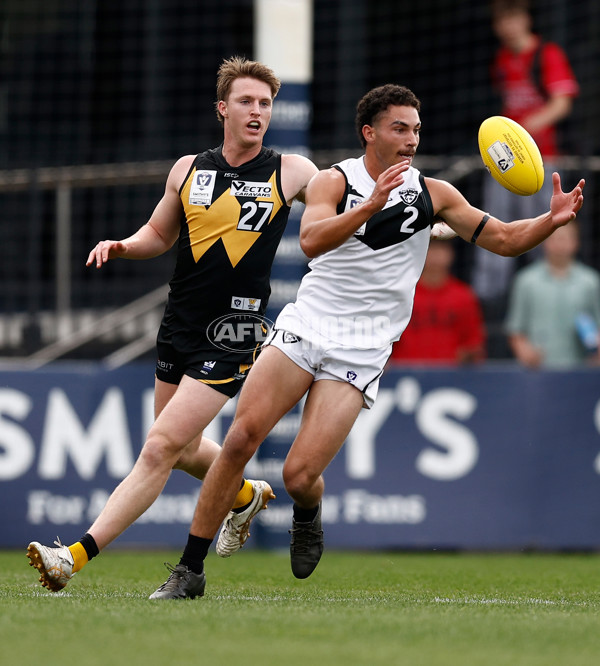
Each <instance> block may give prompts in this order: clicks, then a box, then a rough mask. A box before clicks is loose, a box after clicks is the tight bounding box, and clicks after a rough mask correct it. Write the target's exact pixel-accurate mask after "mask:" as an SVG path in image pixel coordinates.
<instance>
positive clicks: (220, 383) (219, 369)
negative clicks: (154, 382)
mask: <svg viewBox="0 0 600 666" xmlns="http://www.w3.org/2000/svg"><path fill="white" fill-rule="evenodd" d="M156 349H157V352H158V360H157V362H156V378H157V379H160V380H161V381H163V382H167V384H179V382H180V381H181V378H182V377H183V375H187V376H188V377H192V379H197V380H198V381H200V382H202V383H203V384H207V385H208V386H210V387H211V388H214V389H215V391H218V392H219V393H222V394H223V395H226V396H228V397H229V398H233V397H234V396H235V395H236V394H237V393H238V391H239V390H240V389H241V388H242V384H243V383H244V380H245V379H246V377H247V375H248V371H249V370H250V368H251V367H252V363H240V362H239V361H232V360H230V359H222V358H221V359H220V358H219V351H218V350H217V349H213V350H212V351H206V350H204V351H201V350H198V351H195V352H189V353H186V352H179V351H178V350H176V349H175V348H174V347H173V345H172V344H170V343H169V342H164V341H161V340H160V339H159V341H158V342H157V344H156Z"/></svg>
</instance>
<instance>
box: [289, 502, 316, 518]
mask: <svg viewBox="0 0 600 666" xmlns="http://www.w3.org/2000/svg"><path fill="white" fill-rule="evenodd" d="M318 511H319V505H318V504H317V506H316V507H315V508H314V509H303V508H302V507H301V506H298V505H297V504H296V503H295V502H294V520H295V521H296V522H297V523H312V521H313V520H314V519H315V518H316V517H317V513H318Z"/></svg>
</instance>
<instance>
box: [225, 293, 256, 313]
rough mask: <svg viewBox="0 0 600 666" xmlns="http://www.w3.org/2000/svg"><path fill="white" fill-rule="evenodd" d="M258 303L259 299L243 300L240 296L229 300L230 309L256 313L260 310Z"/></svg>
mask: <svg viewBox="0 0 600 666" xmlns="http://www.w3.org/2000/svg"><path fill="white" fill-rule="evenodd" d="M260 303H261V299H260V298H243V297H242V296H233V297H232V299H231V309H232V310H248V311H250V312H256V311H257V310H260Z"/></svg>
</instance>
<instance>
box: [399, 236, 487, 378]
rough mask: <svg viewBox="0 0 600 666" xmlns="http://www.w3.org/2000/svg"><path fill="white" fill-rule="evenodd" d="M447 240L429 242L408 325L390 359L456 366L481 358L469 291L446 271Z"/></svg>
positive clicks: (477, 311)
mask: <svg viewBox="0 0 600 666" xmlns="http://www.w3.org/2000/svg"><path fill="white" fill-rule="evenodd" d="M454 256H455V252H454V245H453V241H447V240H432V241H431V244H430V245H429V250H428V252H427V258H426V260H425V266H424V268H423V273H422V275H421V278H420V280H419V282H418V283H417V286H416V290H415V302H414V307H413V312H412V316H411V320H410V323H409V324H408V326H407V327H406V330H405V331H404V333H403V334H402V337H401V339H400V340H399V341H398V342H396V343H395V344H394V348H393V351H392V357H391V361H392V362H393V363H415V362H426V363H428V364H429V363H434V364H452V365H462V364H467V363H473V362H476V361H480V360H482V359H483V358H484V357H485V338H486V335H485V327H484V324H483V319H482V315H481V307H480V305H479V301H478V299H477V296H476V294H475V292H474V291H473V289H471V287H470V286H469V285H468V284H466V283H464V282H462V281H461V280H459V279H457V278H456V277H454V276H453V275H452V273H451V268H452V264H453V262H454Z"/></svg>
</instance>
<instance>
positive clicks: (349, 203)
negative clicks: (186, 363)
mask: <svg viewBox="0 0 600 666" xmlns="http://www.w3.org/2000/svg"><path fill="white" fill-rule="evenodd" d="M334 168H336V169H338V170H339V171H341V173H343V174H344V176H345V178H346V191H345V194H344V197H343V199H342V201H341V203H340V205H339V206H338V213H343V212H344V211H346V210H349V209H350V208H352V207H353V206H358V205H360V204H361V203H362V202H363V201H364V200H365V199H367V198H368V197H369V195H370V194H371V192H372V191H373V188H374V187H375V181H374V180H373V179H372V178H371V176H369V174H368V172H367V170H366V168H365V166H364V158H363V157H360V158H356V159H348V160H345V161H343V162H340V163H339V164H336V165H334ZM432 224H433V206H432V203H431V197H430V195H429V192H428V190H427V187H426V186H425V181H424V178H423V176H422V175H421V174H420V173H419V171H417V169H414V168H413V167H410V168H409V169H408V171H406V172H405V173H404V183H403V184H402V185H401V186H400V187H398V188H396V189H395V190H392V192H391V193H390V197H389V200H388V202H387V204H386V205H385V207H384V208H383V210H381V211H379V212H378V213H376V214H375V215H373V216H372V217H371V218H370V219H369V220H368V221H367V222H366V223H365V224H364V225H363V226H362V227H361V228H360V229H358V231H357V232H356V233H355V234H354V235H353V236H352V237H350V238H349V239H348V240H347V241H345V242H344V243H343V244H342V245H340V246H339V247H337V248H335V249H333V250H330V251H329V252H326V253H325V254H322V255H321V256H319V257H316V258H315V259H313V260H312V261H311V262H310V264H309V268H310V272H309V273H307V274H306V275H305V276H304V278H303V279H302V283H301V285H300V288H299V290H298V295H297V298H296V302H295V303H290V304H288V305H286V306H285V308H284V309H283V310H282V311H281V314H280V315H279V317H278V318H277V323H276V328H278V329H284V330H288V331H290V332H291V333H294V334H296V335H298V336H300V337H303V338H305V339H311V337H312V338H314V337H319V338H321V339H323V338H324V339H326V340H328V341H330V342H331V343H333V344H334V345H336V346H342V347H354V348H357V347H358V348H361V349H375V348H382V347H388V346H389V345H390V343H391V342H393V341H395V340H398V339H399V338H400V335H401V334H402V332H403V331H404V329H405V328H406V325H407V324H408V322H409V320H410V316H411V313H412V307H413V299H414V293H415V285H416V283H417V280H418V279H419V277H420V275H421V272H422V270H423V265H424V263H425V256H426V254H427V248H428V247H429V235H430V231H431V225H432Z"/></svg>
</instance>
